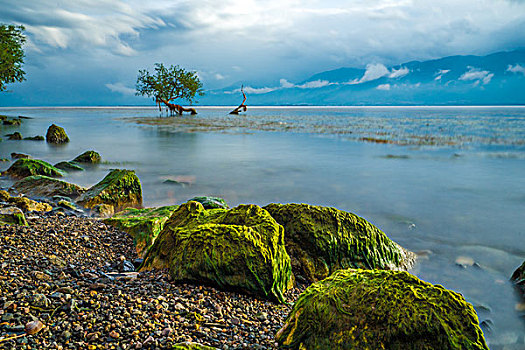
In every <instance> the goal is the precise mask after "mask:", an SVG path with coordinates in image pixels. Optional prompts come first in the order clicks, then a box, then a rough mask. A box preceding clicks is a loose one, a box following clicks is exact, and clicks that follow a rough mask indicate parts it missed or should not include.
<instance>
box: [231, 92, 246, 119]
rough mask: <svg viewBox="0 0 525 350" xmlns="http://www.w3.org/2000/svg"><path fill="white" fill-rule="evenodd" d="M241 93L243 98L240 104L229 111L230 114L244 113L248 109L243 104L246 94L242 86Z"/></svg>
mask: <svg viewBox="0 0 525 350" xmlns="http://www.w3.org/2000/svg"><path fill="white" fill-rule="evenodd" d="M241 92H242V97H243V100H242V103H241V104H240V105H239V107H237V108H235V109H234V110H233V111H231V112H230V114H235V115H238V114H239V112H246V110H247V109H248V107H246V104H245V102H246V94H245V93H244V86H241Z"/></svg>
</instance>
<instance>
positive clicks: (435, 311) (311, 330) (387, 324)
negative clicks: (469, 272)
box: [276, 269, 488, 350]
mask: <svg viewBox="0 0 525 350" xmlns="http://www.w3.org/2000/svg"><path fill="white" fill-rule="evenodd" d="M478 323H479V321H478V317H477V315H476V312H475V311H474V308H473V307H472V305H471V304H469V303H467V302H466V301H465V299H464V298H463V296H462V295H461V294H458V293H456V292H453V291H450V290H447V289H445V288H443V287H442V286H440V285H433V284H430V283H427V282H424V281H421V280H420V279H418V278H417V277H415V276H413V275H411V274H409V273H408V272H404V271H385V270H361V269H356V270H354V269H346V270H340V271H337V272H335V273H334V274H333V275H331V276H330V277H328V278H326V279H324V280H322V281H320V282H317V283H314V284H312V285H311V286H310V287H308V288H307V289H306V291H304V292H303V293H302V294H301V295H300V296H299V299H298V300H297V302H296V303H295V304H294V307H293V309H292V311H291V312H290V314H289V315H288V317H287V318H286V321H285V324H284V326H283V327H282V328H281V330H279V332H278V333H277V335H276V340H277V342H278V343H279V345H280V348H281V349H301V350H314V349H316V350H317V349H332V350H342V349H345V350H349V349H396V350H397V349H399V350H401V349H403V350H424V349H428V350H430V349H432V350H435V349H440V350H441V349H464V350H474V349H477V350H481V349H487V350H488V347H487V344H486V343H485V339H484V338H483V333H482V331H481V329H480V327H479V325H478Z"/></svg>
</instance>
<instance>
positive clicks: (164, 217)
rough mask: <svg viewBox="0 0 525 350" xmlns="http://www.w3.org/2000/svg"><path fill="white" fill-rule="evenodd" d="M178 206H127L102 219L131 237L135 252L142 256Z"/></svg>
mask: <svg viewBox="0 0 525 350" xmlns="http://www.w3.org/2000/svg"><path fill="white" fill-rule="evenodd" d="M178 207H179V206H178V205H171V206H166V207H159V208H145V209H134V208H128V209H126V210H124V211H122V212H120V213H117V214H116V215H114V216H112V217H111V218H107V219H104V220H103V221H104V223H105V224H107V225H111V226H114V227H116V228H118V229H119V230H122V231H124V232H126V233H128V234H129V235H130V236H131V237H133V242H134V243H135V248H136V250H137V253H138V254H139V256H141V257H143V256H144V254H146V252H147V250H148V249H149V247H151V245H152V244H153V242H155V239H156V238H157V236H158V235H159V233H160V231H162V229H163V228H164V224H165V223H166V221H168V218H169V217H170V215H171V213H172V212H173V211H174V210H176V209H177V208H178Z"/></svg>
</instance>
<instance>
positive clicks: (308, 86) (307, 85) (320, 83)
mask: <svg viewBox="0 0 525 350" xmlns="http://www.w3.org/2000/svg"><path fill="white" fill-rule="evenodd" d="M328 85H330V82H329V81H328V80H314V81H309V82H306V83H304V84H301V85H296V86H297V87H298V88H300V89H317V88H321V87H324V86H328Z"/></svg>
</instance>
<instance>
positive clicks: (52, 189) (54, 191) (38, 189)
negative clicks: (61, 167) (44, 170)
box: [12, 175, 87, 198]
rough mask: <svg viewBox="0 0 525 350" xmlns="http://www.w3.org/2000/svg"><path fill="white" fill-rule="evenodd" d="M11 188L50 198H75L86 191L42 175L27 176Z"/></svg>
mask: <svg viewBox="0 0 525 350" xmlns="http://www.w3.org/2000/svg"><path fill="white" fill-rule="evenodd" d="M12 188H13V189H14V190H15V191H17V192H19V193H24V194H26V195H30V196H38V197H40V196H41V197H50V198H51V197H53V196H65V197H69V198H77V197H78V196H80V195H81V194H82V193H84V192H86V190H87V189H86V188H84V187H81V186H78V185H75V184H72V183H69V182H65V181H62V180H58V179H54V178H52V177H49V176H43V175H35V176H28V177H26V178H24V179H22V180H19V181H17V182H15V183H14V184H13V187H12Z"/></svg>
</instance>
